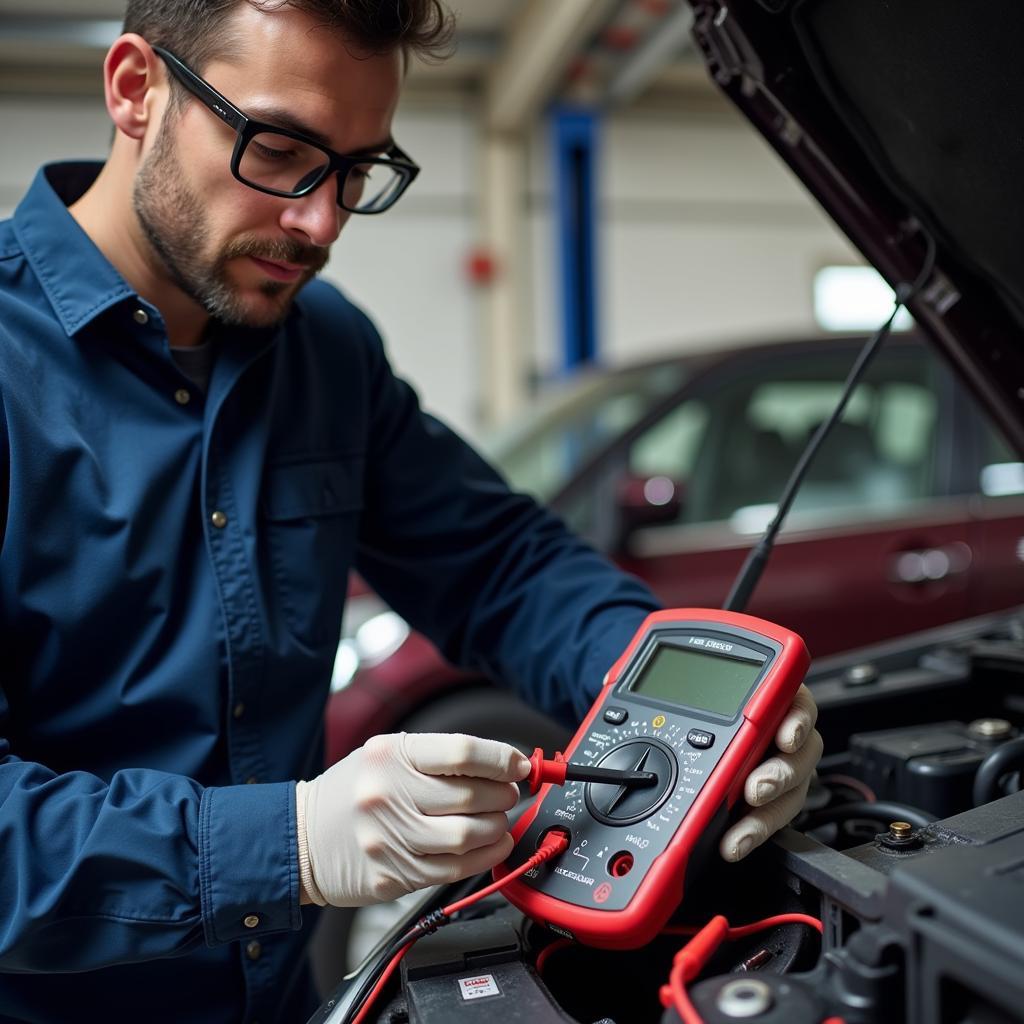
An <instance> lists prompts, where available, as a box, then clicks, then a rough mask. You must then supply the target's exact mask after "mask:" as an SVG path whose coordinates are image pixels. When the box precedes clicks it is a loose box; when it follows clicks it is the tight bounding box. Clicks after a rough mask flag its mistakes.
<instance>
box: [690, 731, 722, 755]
mask: <svg viewBox="0 0 1024 1024" xmlns="http://www.w3.org/2000/svg"><path fill="white" fill-rule="evenodd" d="M686 742H687V743H689V744H690V746H691V747H696V748H697V749H698V750H707V749H708V747H710V746H711V744H712V743H714V742H715V734H714V733H713V732H704V731H703V730H701V729H691V730H690V731H689V732H688V733H687V734H686Z"/></svg>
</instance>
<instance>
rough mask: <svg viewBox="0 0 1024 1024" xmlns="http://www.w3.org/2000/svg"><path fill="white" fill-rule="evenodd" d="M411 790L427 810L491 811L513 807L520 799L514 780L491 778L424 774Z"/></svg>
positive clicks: (444, 811)
mask: <svg viewBox="0 0 1024 1024" xmlns="http://www.w3.org/2000/svg"><path fill="white" fill-rule="evenodd" d="M409 791H410V793H411V795H412V798H413V802H414V803H415V805H416V808H417V810H419V811H421V812H422V813H423V814H487V813H490V812H493V811H510V810H512V808H513V807H515V805H516V804H517V803H518V802H519V790H518V788H517V787H516V784H515V783H514V782H491V781H490V780H489V779H471V778H465V777H457V778H452V779H449V778H438V777H436V776H429V777H421V779H416V780H415V781H414V782H411V783H410V784H409Z"/></svg>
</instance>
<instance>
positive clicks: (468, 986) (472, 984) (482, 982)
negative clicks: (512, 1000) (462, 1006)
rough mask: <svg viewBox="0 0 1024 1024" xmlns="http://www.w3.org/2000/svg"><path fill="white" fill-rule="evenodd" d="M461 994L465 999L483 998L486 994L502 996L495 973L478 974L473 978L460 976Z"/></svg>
mask: <svg viewBox="0 0 1024 1024" xmlns="http://www.w3.org/2000/svg"><path fill="white" fill-rule="evenodd" d="M459 994H460V995H461V996H462V998H463V999H466V1000H469V999H483V998H485V997H486V996H500V995H501V989H500V988H498V983H497V982H496V981H495V980H494V975H493V974H478V975H476V976H475V977H472V978H459Z"/></svg>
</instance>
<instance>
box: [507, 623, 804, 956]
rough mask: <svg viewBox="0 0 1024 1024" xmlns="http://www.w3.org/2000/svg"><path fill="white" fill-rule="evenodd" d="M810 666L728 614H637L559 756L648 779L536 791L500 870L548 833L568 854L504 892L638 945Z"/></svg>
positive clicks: (542, 912)
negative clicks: (565, 838) (632, 632)
mask: <svg viewBox="0 0 1024 1024" xmlns="http://www.w3.org/2000/svg"><path fill="white" fill-rule="evenodd" d="M809 662H810V656H809V655H808V653H807V648H806V647H805V646H804V642H803V640H801V639H800V637H798V636H797V635H796V634H795V633H792V632H790V631H789V630H787V629H783V628H782V627H781V626H777V625H775V624H773V623H771V622H766V621H765V620H763V619H758V618H755V617H753V616H751V615H742V614H739V613H736V612H724V611H715V610H711V609H704V608H676V609H672V610H669V611H661V612H655V613H654V614H653V615H649V616H648V617H647V619H645V620H644V623H643V625H642V626H641V627H640V629H639V631H638V632H637V634H636V636H634V637H633V639H632V641H631V642H630V644H629V647H627V648H626V651H625V653H624V654H623V655H622V657H621V658H619V660H618V661H617V662H616V663H615V665H613V666H612V668H611V670H610V671H609V673H608V675H607V676H606V677H605V683H604V686H603V687H602V689H601V693H600V694H599V696H598V698H597V700H596V701H595V702H594V706H593V707H592V708H591V710H590V713H589V714H588V715H587V717H586V718H585V719H584V721H583V724H582V725H581V726H580V727H579V729H578V730H577V732H576V735H575V736H574V737H573V738H572V741H571V743H570V744H569V747H568V749H567V751H566V753H565V759H566V760H571V761H572V762H573V763H574V764H583V765H589V766H597V767H602V768H615V769H622V770H627V771H642V772H648V773H653V774H654V776H655V777H656V778H655V780H654V781H653V782H650V783H648V784H646V785H632V786H627V785H619V784H617V783H604V782H602V783H597V782H586V783H584V782H577V783H569V784H567V785H565V786H564V787H559V786H553V785H546V786H544V787H543V788H542V789H541V791H540V793H539V794H538V796H537V799H536V800H535V801H534V803H533V805H532V806H531V807H530V808H529V809H528V810H527V811H526V813H525V814H523V816H522V817H521V818H520V819H519V821H518V822H517V823H516V825H515V827H514V828H513V830H512V836H513V838H514V839H515V841H516V845H515V847H514V849H513V851H512V854H511V855H510V857H509V859H508V860H507V861H505V862H504V863H503V864H499V865H498V867H496V868H495V869H494V876H495V878H502V877H504V875H506V874H507V873H508V872H509V871H510V870H511V869H513V868H515V867H517V866H518V865H519V864H521V863H522V862H523V861H524V860H526V859H527V858H528V857H529V856H530V855H531V854H532V853H533V852H534V851H535V850H536V849H537V846H538V845H539V843H540V842H541V840H542V839H543V838H544V836H545V835H546V834H547V833H549V832H551V831H552V830H553V829H560V830H562V831H563V832H567V833H568V834H569V837H570V842H569V848H568V850H567V852H566V853H565V854H564V855H563V856H562V857H560V858H559V859H558V860H557V861H554V862H552V863H548V864H543V865H541V866H540V867H538V868H535V869H533V870H532V871H530V872H528V873H527V874H525V875H523V876H522V877H520V878H518V879H514V880H513V881H511V882H510V883H509V884H508V885H507V886H506V887H505V888H504V889H503V892H504V894H505V895H506V896H507V897H508V899H509V900H510V902H512V903H513V904H514V905H515V906H517V907H518V908H519V909H520V910H522V911H523V913H525V914H527V915H528V916H529V917H531V918H533V919H534V920H536V921H539V922H541V923H542V924H545V925H547V926H548V927H550V928H552V929H553V930H554V931H557V932H559V933H561V934H565V935H569V936H570V937H572V938H575V939H578V940H579V941H581V942H584V943H587V944H589V945H592V946H601V947H605V948H610V949H631V948H635V947H637V946H642V945H644V944H645V943H647V942H649V941H650V940H651V939H652V938H654V936H655V935H657V934H658V932H659V931H660V930H661V929H662V928H663V927H664V925H665V923H666V921H667V920H668V919H669V917H670V916H671V914H672V913H673V911H674V910H675V909H676V907H677V906H678V905H679V904H680V902H681V901H682V898H683V890H684V885H685V880H686V869H687V865H688V864H689V863H690V861H691V860H692V859H693V858H694V855H695V853H698V854H699V853H703V852H706V851H707V850H708V848H709V847H712V846H714V845H715V844H717V842H718V839H719V838H720V836H721V834H722V832H723V830H724V828H725V827H726V824H727V822H728V814H729V811H730V809H731V808H732V807H733V806H734V805H735V804H736V803H737V801H739V800H740V799H741V798H742V794H743V783H744V780H745V779H746V777H747V775H748V774H749V772H750V769H751V768H753V767H754V766H755V765H756V764H757V763H758V762H759V761H760V759H761V757H762V755H763V754H764V751H765V749H766V748H767V746H768V745H769V743H770V742H771V741H772V738H773V737H774V735H775V731H776V729H777V728H778V726H779V723H780V722H781V720H782V717H783V715H784V714H785V713H786V711H787V710H788V708H789V706H790V704H791V703H792V699H793V695H794V694H795V693H796V691H797V689H798V687H799V686H800V684H801V682H803V678H804V674H805V673H806V671H807V666H808V664H809Z"/></svg>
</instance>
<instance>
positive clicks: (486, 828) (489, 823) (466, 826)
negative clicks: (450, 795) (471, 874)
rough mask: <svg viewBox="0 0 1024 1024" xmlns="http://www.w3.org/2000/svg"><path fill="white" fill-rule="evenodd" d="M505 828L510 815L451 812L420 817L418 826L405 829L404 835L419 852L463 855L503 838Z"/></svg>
mask: <svg viewBox="0 0 1024 1024" xmlns="http://www.w3.org/2000/svg"><path fill="white" fill-rule="evenodd" d="M506 832H508V818H507V817H506V816H505V815H504V814H450V815H448V816H447V817H443V818H427V817H421V818H420V821H419V827H417V828H416V829H415V830H414V831H410V832H408V833H406V835H405V839H406V842H408V844H409V847H410V848H411V849H412V850H414V851H415V852H416V853H420V854H425V855H436V854H445V853H451V854H456V855H457V856H462V855H463V854H467V853H469V852H470V851H471V850H479V849H481V848H482V847H485V846H493V845H494V844H495V843H499V842H501V841H502V839H503V838H504V836H505V833H506Z"/></svg>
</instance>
